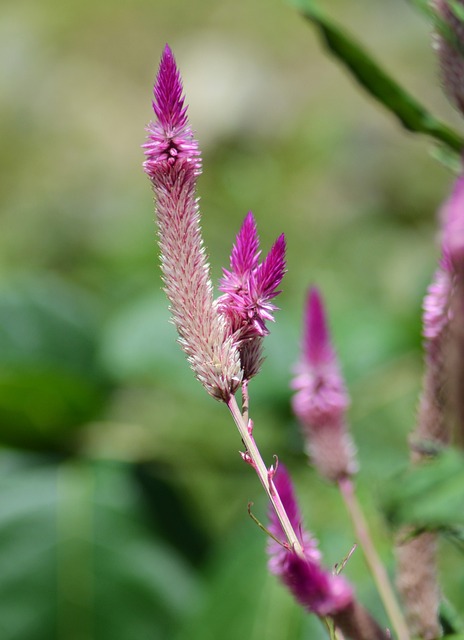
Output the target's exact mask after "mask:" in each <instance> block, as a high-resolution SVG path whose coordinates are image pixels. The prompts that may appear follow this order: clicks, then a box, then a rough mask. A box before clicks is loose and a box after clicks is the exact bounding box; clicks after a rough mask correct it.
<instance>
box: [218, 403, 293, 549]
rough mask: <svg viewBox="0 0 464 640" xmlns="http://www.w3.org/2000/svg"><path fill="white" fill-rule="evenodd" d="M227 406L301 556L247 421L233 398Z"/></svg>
mask: <svg viewBox="0 0 464 640" xmlns="http://www.w3.org/2000/svg"><path fill="white" fill-rule="evenodd" d="M227 406H228V407H229V410H230V413H231V414H232V417H233V419H234V422H235V424H236V426H237V429H238V430H239V433H240V437H241V438H242V442H243V444H244V446H245V449H246V452H247V454H248V455H249V457H250V461H251V464H252V466H253V468H254V470H255V471H256V473H257V475H258V477H259V479H260V481H261V484H262V485H263V488H264V490H265V491H266V493H267V496H268V498H269V500H270V502H271V504H272V507H273V508H274V511H275V512H276V515H277V517H278V519H279V522H280V524H281V526H282V529H283V531H284V533H285V536H286V538H287V541H288V544H289V545H290V548H291V549H293V551H294V552H295V553H297V554H298V555H301V556H303V555H304V554H303V547H302V546H301V543H300V541H299V540H298V537H297V535H296V533H295V530H294V529H293V527H292V525H291V523H290V520H289V518H288V516H287V512H286V511H285V507H284V506H283V504H282V501H281V499H280V496H279V494H278V492H277V489H276V487H275V485H274V482H273V480H272V475H271V474H270V473H269V470H268V469H267V467H266V465H265V463H264V460H263V459H262V457H261V454H260V452H259V449H258V447H257V446H256V442H255V440H254V438H253V435H252V433H251V430H250V429H249V428H248V421H245V419H244V417H243V415H242V412H241V410H240V408H239V406H238V404H237V400H236V399H235V396H231V397H230V400H229V401H228V403H227Z"/></svg>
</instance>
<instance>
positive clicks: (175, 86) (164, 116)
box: [153, 44, 187, 130]
mask: <svg viewBox="0 0 464 640" xmlns="http://www.w3.org/2000/svg"><path fill="white" fill-rule="evenodd" d="M153 93H154V96H155V100H154V103H153V109H154V111H155V114H156V116H157V117H158V120H159V122H160V124H161V125H162V126H163V127H164V128H165V129H167V130H168V129H177V128H179V127H183V126H185V124H186V123H187V116H186V113H185V108H184V97H183V95H182V81H181V79H180V73H179V70H178V68H177V64H176V60H175V58H174V54H173V53H172V50H171V48H170V47H169V45H168V44H166V46H165V47H164V51H163V53H162V56H161V61H160V65H159V69H158V75H157V76H156V82H155V86H154V89H153Z"/></svg>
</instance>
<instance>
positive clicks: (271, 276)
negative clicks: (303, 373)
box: [218, 212, 285, 380]
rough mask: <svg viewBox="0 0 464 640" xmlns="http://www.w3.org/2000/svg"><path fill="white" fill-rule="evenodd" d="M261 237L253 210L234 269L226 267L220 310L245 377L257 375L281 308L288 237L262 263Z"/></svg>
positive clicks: (237, 247) (239, 241) (241, 234)
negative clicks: (266, 339)
mask: <svg viewBox="0 0 464 640" xmlns="http://www.w3.org/2000/svg"><path fill="white" fill-rule="evenodd" d="M260 254H261V252H260V250H259V237H258V234H257V229H256V223H255V220H254V218H253V214H252V213H251V212H249V213H248V215H247V216H246V218H245V220H244V222H243V224H242V227H241V229H240V232H239V233H238V235H237V238H236V241H235V244H234V246H233V248H232V254H231V258H230V266H231V270H230V271H227V270H226V269H224V277H223V278H222V280H221V282H220V284H219V289H220V290H221V291H222V292H223V293H224V295H222V296H221V297H220V298H219V299H218V309H219V311H220V313H221V314H222V315H223V316H224V318H225V319H226V321H227V322H228V325H229V328H230V332H231V334H233V335H234V339H235V342H236V344H237V345H238V347H239V348H240V359H241V363H242V370H243V379H244V380H249V379H250V378H252V377H253V376H254V375H256V374H257V373H258V371H259V369H260V366H261V362H262V359H263V358H262V338H263V337H264V336H266V335H267V334H268V333H269V329H268V328H267V326H266V322H268V321H270V322H273V321H274V315H273V312H274V311H275V310H276V309H277V307H276V306H275V305H274V304H273V303H272V302H271V300H273V299H274V298H275V297H276V296H277V295H278V294H279V293H280V291H277V290H276V289H277V287H278V286H279V284H280V282H281V280H282V278H283V276H284V274H285V237H284V235H283V234H282V235H281V236H279V238H277V240H276V242H275V243H274V245H273V246H272V248H271V250H270V252H269V254H268V255H267V256H266V258H265V259H264V260H263V262H262V263H261V264H258V260H259V257H260Z"/></svg>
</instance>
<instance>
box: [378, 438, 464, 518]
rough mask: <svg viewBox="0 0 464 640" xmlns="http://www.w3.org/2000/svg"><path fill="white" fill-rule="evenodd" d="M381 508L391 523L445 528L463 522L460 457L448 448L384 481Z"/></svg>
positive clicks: (463, 482) (463, 470) (463, 487)
mask: <svg viewBox="0 0 464 640" xmlns="http://www.w3.org/2000/svg"><path fill="white" fill-rule="evenodd" d="M382 502H383V508H384V511H385V513H386V515H387V518H388V519H389V520H390V521H391V522H392V523H393V524H394V525H404V524H408V525H412V526H414V527H418V528H426V529H447V528H453V527H455V526H456V525H462V524H464V457H463V455H462V454H461V453H460V452H458V451H455V450H452V449H450V450H449V451H445V452H443V453H442V454H440V455H438V456H437V457H436V458H434V459H431V460H430V461H428V462H424V463H422V464H420V465H417V466H415V467H413V468H409V469H407V470H406V471H403V472H402V473H400V474H399V475H398V476H397V477H396V478H395V479H394V480H392V481H391V482H390V483H388V485H387V487H386V489H385V492H384V495H383V499H382Z"/></svg>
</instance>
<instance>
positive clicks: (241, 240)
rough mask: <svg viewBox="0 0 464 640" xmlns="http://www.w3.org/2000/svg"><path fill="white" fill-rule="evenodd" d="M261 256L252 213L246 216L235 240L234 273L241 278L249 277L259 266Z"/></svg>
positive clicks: (231, 257) (232, 262)
mask: <svg viewBox="0 0 464 640" xmlns="http://www.w3.org/2000/svg"><path fill="white" fill-rule="evenodd" d="M259 256H260V250H259V236H258V229H257V226H256V221H255V219H254V216H253V214H252V212H251V211H249V212H248V214H247V215H246V217H245V219H244V221H243V223H242V226H241V227H240V231H239V232H238V234H237V237H236V239H235V244H234V246H233V247H232V253H231V256H230V266H231V269H232V271H234V272H235V274H236V275H238V276H240V277H244V276H247V275H248V274H249V273H251V271H252V270H253V269H256V267H257V266H258V259H259Z"/></svg>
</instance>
